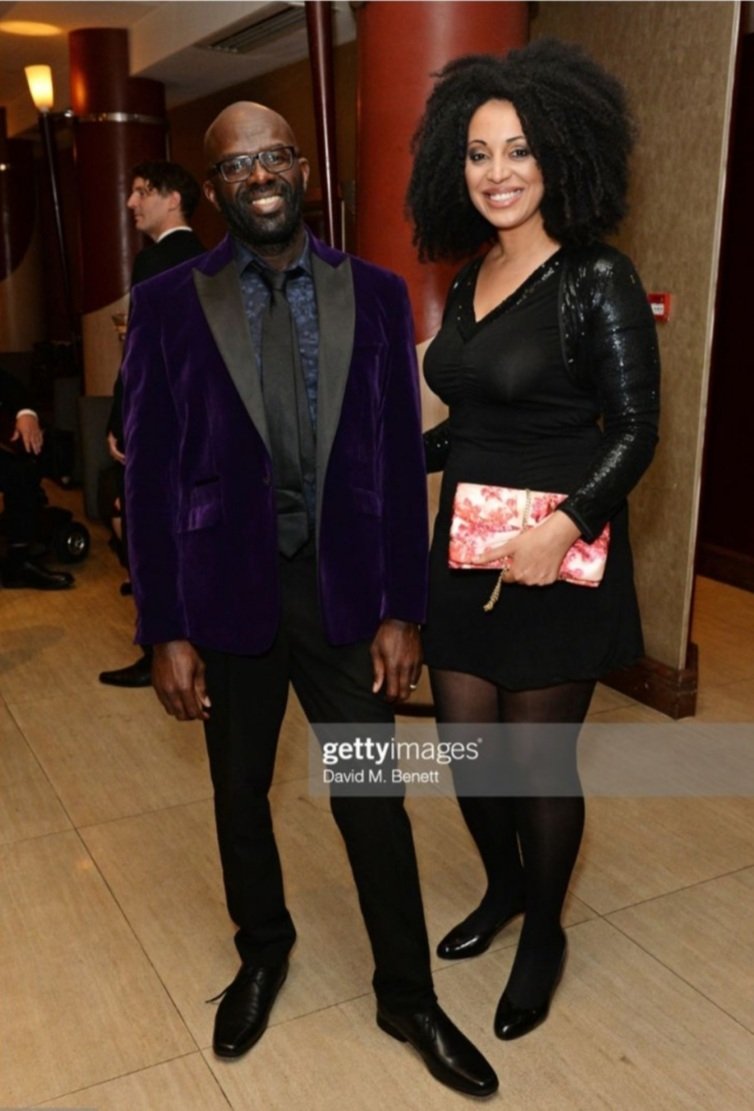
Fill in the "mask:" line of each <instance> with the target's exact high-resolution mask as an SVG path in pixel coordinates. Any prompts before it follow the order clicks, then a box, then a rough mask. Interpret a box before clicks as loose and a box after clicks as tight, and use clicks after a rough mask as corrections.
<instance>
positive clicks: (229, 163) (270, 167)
mask: <svg viewBox="0 0 754 1111" xmlns="http://www.w3.org/2000/svg"><path fill="white" fill-rule="evenodd" d="M295 158H298V151H297V150H296V148H295V147H270V149H269V150H258V151H257V153H256V154H235V155H234V156H233V157H232V158H223V159H222V161H221V162H215V164H214V166H210V170H211V171H212V173H213V174H220V176H221V177H222V179H223V181H227V182H228V184H229V185H233V184H234V183H235V182H237V181H245V180H246V178H247V177H249V175H250V174H253V173H254V167H255V166H256V164H257V160H258V161H259V163H260V165H261V166H264V168H265V170H267V171H268V172H269V173H271V174H284V173H285V171H286V170H290V168H291V166H292V165H293V160H294V159H295Z"/></svg>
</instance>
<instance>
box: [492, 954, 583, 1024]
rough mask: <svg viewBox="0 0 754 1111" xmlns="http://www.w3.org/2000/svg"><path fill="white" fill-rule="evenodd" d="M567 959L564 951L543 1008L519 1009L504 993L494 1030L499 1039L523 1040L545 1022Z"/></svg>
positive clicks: (505, 992)
mask: <svg viewBox="0 0 754 1111" xmlns="http://www.w3.org/2000/svg"><path fill="white" fill-rule="evenodd" d="M565 959H566V950H565V949H564V950H563V956H562V958H561V961H560V966H559V968H558V971H557V975H556V976H555V980H554V982H553V984H552V987H551V988H550V990H549V992H548V994H547V998H546V999H545V1001H544V1002H543V1003H542V1005H541V1006H539V1007H517V1006H516V1005H515V1003H513V1002H512V1001H511V999H510V996H509V995H508V993H507V991H504V992H503V994H502V995H501V997H500V1002H499V1003H498V1005H497V1010H496V1011H495V1022H494V1028H495V1033H496V1034H497V1036H498V1038H502V1040H503V1041H504V1042H512V1041H513V1040H514V1039H515V1038H523V1036H524V1035H525V1034H528V1033H530V1032H531V1031H532V1030H534V1029H535V1028H536V1027H537V1026H540V1025H541V1024H542V1023H543V1022H544V1021H545V1019H546V1018H547V1016H548V1014H549V1013H550V1003H551V1002H552V997H553V995H554V994H555V989H556V988H557V986H558V984H559V983H560V979H561V977H562V975H563V967H564V965H565Z"/></svg>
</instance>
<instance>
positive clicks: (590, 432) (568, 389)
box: [424, 250, 643, 690]
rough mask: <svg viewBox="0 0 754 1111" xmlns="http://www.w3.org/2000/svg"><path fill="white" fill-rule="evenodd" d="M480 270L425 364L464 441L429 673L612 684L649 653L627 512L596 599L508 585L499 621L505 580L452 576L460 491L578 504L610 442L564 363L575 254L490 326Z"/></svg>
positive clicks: (432, 610)
mask: <svg viewBox="0 0 754 1111" xmlns="http://www.w3.org/2000/svg"><path fill="white" fill-rule="evenodd" d="M480 264H481V260H480V261H479V262H478V263H477V264H476V265H473V266H472V267H471V268H470V269H469V270H468V271H467V273H466V275H465V276H464V278H463V279H462V282H461V285H460V287H459V288H458V289H457V290H456V292H455V294H454V297H453V299H452V302H451V305H450V309H449V311H448V314H447V316H446V319H445V322H444V324H443V327H442V329H441V330H440V332H439V333H438V335H437V336H436V337H435V339H434V340H433V342H432V343H431V345H430V346H429V348H428V350H427V352H426V355H425V359H424V373H425V377H426V380H427V383H428V385H429V386H430V388H431V389H432V390H433V391H434V392H435V393H436V394H438V395H439V397H440V398H442V400H443V401H444V402H445V403H446V404H447V405H448V407H449V410H450V441H451V448H450V454H449V458H448V460H447V463H446V466H445V471H444V475H443V482H442V488H441V494H440V505H439V510H438V515H437V519H436V522H435V530H434V538H433V542H432V551H431V556H430V596H429V611H428V619H427V623H426V626H425V629H424V654H425V660H426V662H427V663H428V664H429V665H430V666H431V667H436V668H446V669H449V670H453V671H461V672H465V673H468V674H473V675H478V676H480V677H482V678H485V679H488V680H490V681H492V682H494V683H496V684H498V685H499V686H501V687H504V688H506V689H509V690H527V689H533V688H537V687H545V686H550V685H552V684H555V683H561V682H568V681H572V680H578V679H591V678H599V677H600V676H602V675H604V674H606V673H607V672H608V671H611V670H612V669H613V668H616V667H619V666H621V665H626V664H629V663H632V662H634V661H635V660H636V659H637V658H638V657H639V656H640V655H641V653H642V650H643V646H642V636H641V625H640V621H639V611H638V606H637V602H636V594H635V590H634V584H633V568H632V559H631V549H630V544H629V538H628V510H627V507H625V506H624V507H623V508H622V509H621V510H619V512H618V513H617V514H616V516H615V517H614V518H613V519H612V522H611V527H612V537H611V546H610V551H609V555H608V561H607V567H606V571H605V577H604V579H603V581H602V583H601V584H600V586H598V587H596V588H588V587H581V586H574V585H572V584H570V583H563V582H557V583H553V584H552V585H550V586H545V587H530V586H523V585H520V584H504V585H503V587H502V590H501V593H500V598H499V601H498V603H497V605H496V606H495V607H494V609H493V610H492V611H491V612H485V611H484V609H483V606H484V603H485V602H486V601H487V599H488V597H489V595H490V593H491V591H492V589H493V586H494V584H495V582H496V579H497V576H498V572H497V571H484V570H481V571H476V570H474V571H456V570H450V569H449V568H448V542H449V529H450V521H451V516H452V506H453V495H454V493H455V489H456V486H457V485H458V483H459V482H479V483H485V484H489V485H495V486H514V487H522V488H528V489H532V490H548V491H556V492H559V493H564V494H568V493H571V492H573V491H574V490H575V489H576V488H577V487H578V486H579V485H580V484H581V483H582V482H583V481H584V479H585V477H586V476H587V475H588V473H589V465H590V461H591V460H592V459H593V458H594V455H595V451H596V449H597V447H598V445H599V443H600V438H601V436H602V431H601V429H600V426H599V416H600V409H599V403H598V399H597V396H596V394H595V392H594V391H592V390H590V389H586V388H582V387H581V386H580V385H578V384H577V383H575V382H573V381H572V380H571V377H570V376H569V374H568V373H567V370H566V366H565V363H564V359H563V354H562V350H561V342H560V329H559V323H558V282H559V273H560V268H561V266H562V265H563V251H562V250H561V251H558V252H557V253H556V254H555V255H553V256H552V257H551V258H550V259H548V260H547V261H546V262H545V263H544V264H543V265H542V266H540V267H539V269H537V270H535V271H534V273H533V274H531V275H530V276H529V277H528V278H527V279H526V281H525V282H524V283H523V284H522V285H521V286H520V287H519V288H518V289H517V290H516V291H515V292H514V293H513V294H512V295H511V296H510V297H508V298H507V299H506V300H505V301H503V302H502V303H501V304H500V305H498V306H497V307H496V308H495V309H493V310H492V311H491V312H490V313H488V314H487V315H486V316H484V317H483V318H482V319H481V320H479V321H477V320H476V319H475V316H474V307H473V302H474V289H475V286H476V279H477V274H478V271H479V265H480Z"/></svg>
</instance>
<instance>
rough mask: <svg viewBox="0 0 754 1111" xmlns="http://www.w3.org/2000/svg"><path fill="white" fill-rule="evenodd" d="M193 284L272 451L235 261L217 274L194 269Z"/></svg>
mask: <svg viewBox="0 0 754 1111" xmlns="http://www.w3.org/2000/svg"><path fill="white" fill-rule="evenodd" d="M194 284H195V286H196V292H197V296H198V297H199V301H200V304H201V306H202V309H203V310H204V315H205V317H206V318H207V323H208V324H209V328H210V331H211V332H212V336H213V338H214V341H215V343H216V344H217V347H218V350H219V352H220V354H221V356H222V358H223V362H224V363H225V365H226V367H227V368H228V373H229V374H230V376H231V378H232V379H233V383H234V385H235V387H236V389H237V390H238V392H239V394H240V396H241V400H242V401H243V403H244V405H245V406H246V409H247V412H248V414H249V416H250V417H251V419H252V421H253V422H254V425H255V426H256V429H257V431H258V432H259V435H260V436H261V437H262V439H263V440H264V443H265V446H266V447H267V450H268V451H269V450H270V441H269V436H268V433H267V420H266V417H265V412H264V398H263V397H262V385H261V382H260V376H259V367H258V365H257V360H256V356H255V354H254V347H253V345H252V342H251V336H250V335H249V325H248V321H247V320H246V314H245V312H244V308H243V300H242V298H241V284H240V282H239V280H238V271H237V269H236V265H235V262H233V261H231V262H229V263H228V265H227V266H224V267H223V268H222V270H218V272H217V273H216V274H202V272H201V271H200V270H195V271H194Z"/></svg>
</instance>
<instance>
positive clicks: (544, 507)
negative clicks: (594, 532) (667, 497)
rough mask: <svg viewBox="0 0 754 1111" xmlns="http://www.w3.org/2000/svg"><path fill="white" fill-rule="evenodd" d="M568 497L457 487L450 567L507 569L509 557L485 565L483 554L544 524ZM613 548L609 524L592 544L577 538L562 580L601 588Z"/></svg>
mask: <svg viewBox="0 0 754 1111" xmlns="http://www.w3.org/2000/svg"><path fill="white" fill-rule="evenodd" d="M566 497H567V495H566V494H551V493H545V492H544V491H542V490H517V489H515V488H513V487H510V486H483V485H480V484H479V483H476V482H459V483H458V486H457V488H456V493H455V499H454V501H453V520H452V522H451V525H450V549H449V552H448V566H449V567H451V568H454V569H455V570H459V571H491V570H496V569H499V568H503V569H505V568H506V567H507V566H508V563H507V562H506V559H505V557H503V558H501V559H498V560H495V561H493V562H491V563H482V562H481V561H482V560H483V559H484V554H485V552H488V551H490V549H492V548H497V547H499V546H500V545H501V544H504V543H505V542H506V541H507V540H512V539H513V538H514V537H515V536H518V535H519V533H521V532H523V531H524V530H525V529H530V528H535V527H536V526H537V525H539V524H541V522H542V521H544V520H545V518H546V517H549V516H550V514H551V513H552V512H553V511H554V510H555V509H557V507H558V506H559V505H560V503H561V502H562V501H565V499H566ZM609 543H610V525H609V524H607V525H605V527H604V528H603V530H602V532H601V533H600V535H599V536H598V537H597V539H596V540H594V541H592V543H591V544H590V543H587V541H586V540H582V539H581V538H579V539H578V540H577V541H576V542H575V543H574V544H572V545H571V547H570V548H569V549H568V551H567V552H566V555H565V559H564V560H563V563H562V565H561V568H560V575H559V576H558V577H559V578H560V579H562V580H563V581H564V582H569V583H574V585H576V586H599V584H600V583H601V582H602V576H603V574H604V572H605V563H606V561H607V549H608V546H609Z"/></svg>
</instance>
